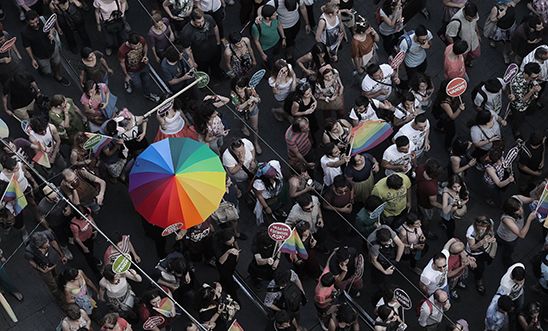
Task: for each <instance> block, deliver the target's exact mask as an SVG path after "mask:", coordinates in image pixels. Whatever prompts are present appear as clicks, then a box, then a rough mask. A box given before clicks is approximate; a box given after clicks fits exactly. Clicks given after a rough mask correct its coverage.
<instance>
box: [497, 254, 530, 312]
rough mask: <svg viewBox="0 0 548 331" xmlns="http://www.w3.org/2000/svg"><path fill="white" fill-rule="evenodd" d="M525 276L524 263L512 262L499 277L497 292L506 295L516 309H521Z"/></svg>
mask: <svg viewBox="0 0 548 331" xmlns="http://www.w3.org/2000/svg"><path fill="white" fill-rule="evenodd" d="M525 276H526V273H525V265H523V263H514V264H513V265H511V266H510V268H508V270H507V271H506V273H505V274H504V276H502V278H501V279H500V285H499V288H498V289H497V294H498V295H507V296H508V297H509V298H510V299H511V300H512V302H513V304H514V308H515V309H517V310H521V308H523V304H524V295H523V286H524V285H525Z"/></svg>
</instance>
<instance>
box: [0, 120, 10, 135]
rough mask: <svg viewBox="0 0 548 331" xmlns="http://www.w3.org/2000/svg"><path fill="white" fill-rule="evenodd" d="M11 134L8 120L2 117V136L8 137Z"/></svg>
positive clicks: (0, 127) (0, 122) (0, 133)
mask: <svg viewBox="0 0 548 331" xmlns="http://www.w3.org/2000/svg"><path fill="white" fill-rule="evenodd" d="M9 135H10V129H9V128H8V125H7V124H6V122H4V121H3V120H1V119H0V138H7V137H8V136H9Z"/></svg>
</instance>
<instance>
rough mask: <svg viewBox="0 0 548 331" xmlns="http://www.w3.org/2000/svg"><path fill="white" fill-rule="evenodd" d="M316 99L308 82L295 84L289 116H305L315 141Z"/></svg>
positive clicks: (316, 126)
mask: <svg viewBox="0 0 548 331" xmlns="http://www.w3.org/2000/svg"><path fill="white" fill-rule="evenodd" d="M317 106H318V101H317V100H316V98H315V97H314V92H313V91H312V86H311V85H310V84H309V83H308V82H304V83H300V84H298V85H297V90H296V91H295V94H294V95H293V97H292V100H291V110H290V111H291V116H293V118H299V117H306V118H308V123H309V125H310V136H311V138H312V141H313V143H315V136H316V132H318V129H319V125H318V120H317V118H316V108H317Z"/></svg>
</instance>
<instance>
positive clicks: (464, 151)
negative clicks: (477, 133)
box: [447, 137, 477, 178]
mask: <svg viewBox="0 0 548 331" xmlns="http://www.w3.org/2000/svg"><path fill="white" fill-rule="evenodd" d="M471 146H472V142H470V141H468V140H464V139H462V138H460V137H457V138H456V139H455V140H453V144H452V145H451V151H450V156H449V166H448V167H447V174H448V176H449V177H451V176H453V175H459V176H460V177H461V178H465V176H466V171H467V170H468V169H470V168H472V167H473V166H475V165H476V163H477V160H476V159H475V158H473V157H472V156H471V155H470V153H469V152H470V147H471Z"/></svg>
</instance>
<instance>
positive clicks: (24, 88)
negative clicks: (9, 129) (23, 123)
mask: <svg viewBox="0 0 548 331" xmlns="http://www.w3.org/2000/svg"><path fill="white" fill-rule="evenodd" d="M32 82H34V78H32V76H30V75H28V76H27V77H25V81H24V82H21V83H24V84H15V83H14V82H13V81H8V83H7V84H6V86H5V87H4V94H5V95H7V96H8V100H9V104H10V108H11V109H19V108H23V107H25V106H28V105H29V104H30V103H31V102H32V100H34V96H35V92H34V89H33V88H32V85H31V83H32Z"/></svg>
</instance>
